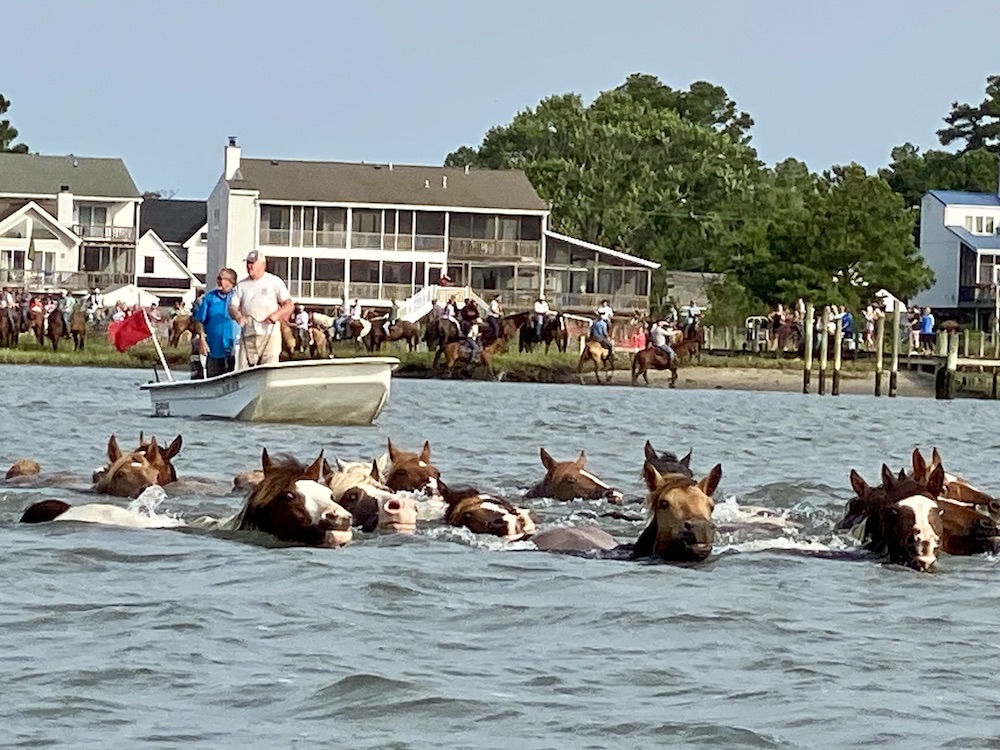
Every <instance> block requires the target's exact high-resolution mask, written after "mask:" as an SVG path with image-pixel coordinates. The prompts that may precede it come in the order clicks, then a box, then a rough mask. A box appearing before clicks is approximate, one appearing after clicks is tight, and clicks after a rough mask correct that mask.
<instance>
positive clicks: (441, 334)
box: [424, 318, 462, 351]
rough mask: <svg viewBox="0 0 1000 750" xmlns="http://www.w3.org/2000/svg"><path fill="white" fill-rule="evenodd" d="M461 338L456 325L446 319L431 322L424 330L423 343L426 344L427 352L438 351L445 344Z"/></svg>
mask: <svg viewBox="0 0 1000 750" xmlns="http://www.w3.org/2000/svg"><path fill="white" fill-rule="evenodd" d="M461 337H462V333H461V331H459V330H458V325H457V324H456V323H455V321H453V320H448V319H447V318H438V319H437V320H432V321H431V322H430V323H428V324H427V327H426V328H425V329H424V343H425V344H427V349H428V351H432V350H440V349H442V348H443V347H444V346H445V344H449V343H451V342H452V341H458V340H459V339H460V338H461Z"/></svg>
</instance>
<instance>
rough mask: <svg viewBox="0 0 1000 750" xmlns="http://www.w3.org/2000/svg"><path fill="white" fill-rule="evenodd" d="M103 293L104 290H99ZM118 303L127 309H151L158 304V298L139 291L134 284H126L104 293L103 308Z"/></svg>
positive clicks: (143, 290)
mask: <svg viewBox="0 0 1000 750" xmlns="http://www.w3.org/2000/svg"><path fill="white" fill-rule="evenodd" d="M101 291H102V292H104V290H103V289H102V290H101ZM119 302H124V303H125V304H126V305H128V306H129V307H132V305H139V306H140V307H151V306H152V305H158V304H160V298H159V297H157V296H156V295H155V294H150V293H149V292H147V291H146V290H145V289H140V288H139V287H137V286H136V285H135V284H126V285H125V286H120V287H118V288H117V289H112V290H110V291H107V292H104V306H105V307H114V306H115V305H117V304H118V303H119Z"/></svg>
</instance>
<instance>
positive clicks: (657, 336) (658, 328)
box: [649, 320, 677, 364]
mask: <svg viewBox="0 0 1000 750" xmlns="http://www.w3.org/2000/svg"><path fill="white" fill-rule="evenodd" d="M649 342H650V344H651V345H652V346H653V347H654V348H656V349H659V350H660V351H662V352H663V353H664V354H666V355H667V359H668V360H669V361H670V363H671V364H673V363H674V361H675V360H676V359H677V352H675V351H674V348H673V347H672V346H670V342H669V339H668V338H667V323H666V321H664V320H659V321H657V322H656V323H653V325H652V326H651V327H650V329H649Z"/></svg>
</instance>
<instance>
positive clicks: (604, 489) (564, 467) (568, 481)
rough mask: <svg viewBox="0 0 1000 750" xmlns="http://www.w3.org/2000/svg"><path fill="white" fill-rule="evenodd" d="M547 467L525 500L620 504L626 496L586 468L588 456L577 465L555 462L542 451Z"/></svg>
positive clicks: (579, 458)
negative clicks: (543, 498)
mask: <svg viewBox="0 0 1000 750" xmlns="http://www.w3.org/2000/svg"><path fill="white" fill-rule="evenodd" d="M538 454H539V457H540V458H541V460H542V466H544V467H545V476H544V477H543V478H542V481H540V482H538V483H537V484H536V485H534V486H533V487H532V488H531V489H530V490H528V492H527V493H526V494H525V497H526V498H533V497H551V498H553V499H554V500H575V499H577V498H581V499H583V500H610V501H611V502H614V503H620V502H621V501H622V498H623V495H622V493H621V492H619V491H618V490H616V489H614V488H613V487H610V486H609V485H607V484H605V483H604V482H603V481H602V480H601V479H599V478H598V477H597V476H595V475H594V474H591V473H590V472H589V471H587V470H586V469H585V468H584V466H585V465H586V463H587V456H586V454H585V453H584V452H583V451H580V455H579V456H578V457H577V458H576V460H575V461H556V460H555V459H554V458H552V456H550V455H549V452H548V451H547V450H545V449H544V448H541V449H540V450H539V452H538Z"/></svg>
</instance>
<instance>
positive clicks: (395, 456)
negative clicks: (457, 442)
mask: <svg viewBox="0 0 1000 750" xmlns="http://www.w3.org/2000/svg"><path fill="white" fill-rule="evenodd" d="M387 444H388V447H389V466H388V467H387V469H386V476H385V484H386V486H387V487H389V488H390V489H393V490H396V491H397V492H398V491H399V490H412V491H415V492H427V493H428V494H432V495H436V494H438V480H439V479H440V478H441V472H439V471H438V470H437V468H435V467H434V466H432V465H431V462H430V461H431V444H430V443H429V442H427V441H424V446H423V448H422V449H421V450H420V453H409V452H408V451H401V450H399V449H398V448H396V446H395V445H393V444H392V439H389V440H388V441H387Z"/></svg>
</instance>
